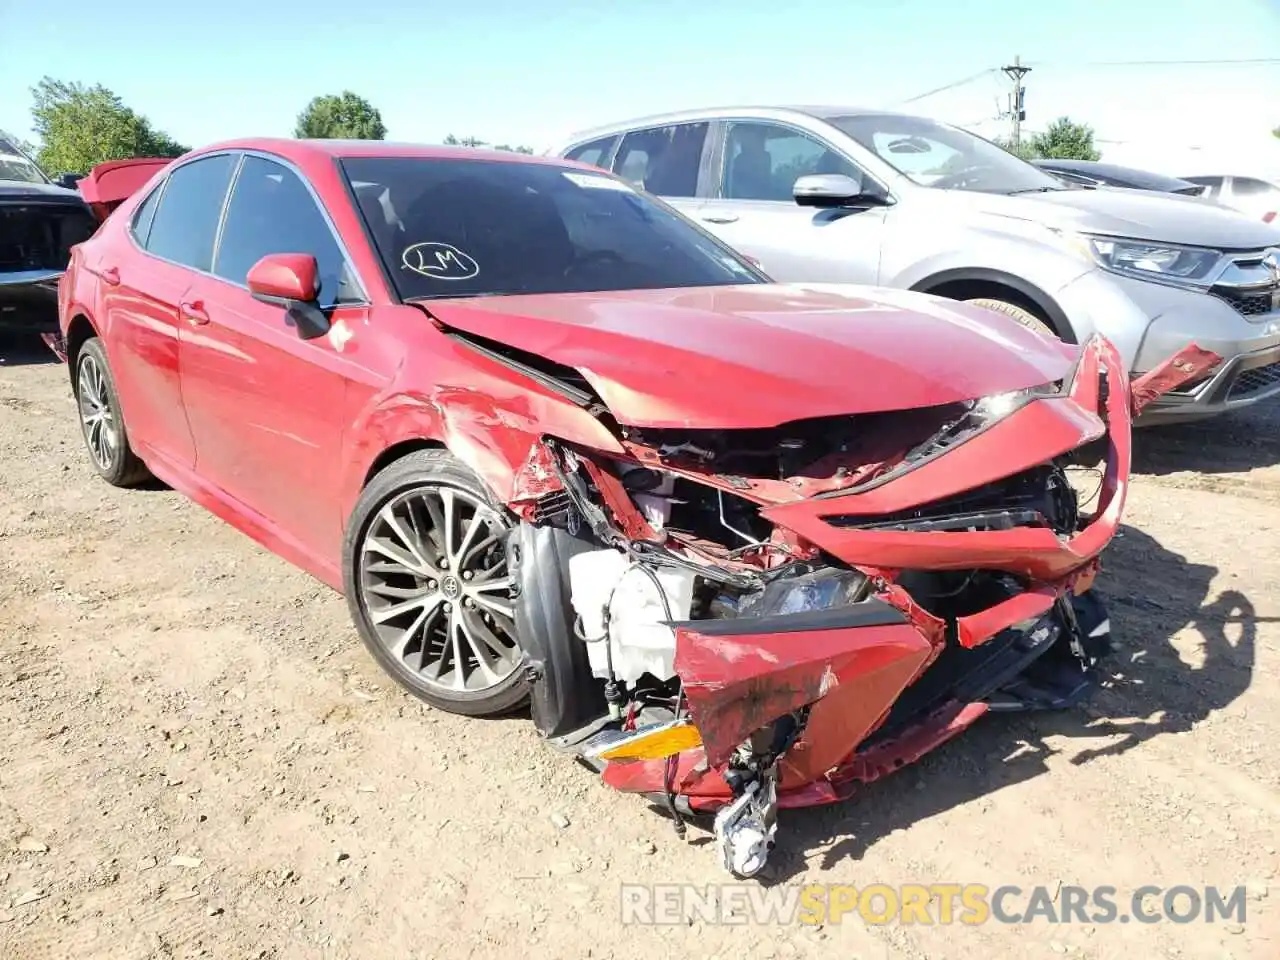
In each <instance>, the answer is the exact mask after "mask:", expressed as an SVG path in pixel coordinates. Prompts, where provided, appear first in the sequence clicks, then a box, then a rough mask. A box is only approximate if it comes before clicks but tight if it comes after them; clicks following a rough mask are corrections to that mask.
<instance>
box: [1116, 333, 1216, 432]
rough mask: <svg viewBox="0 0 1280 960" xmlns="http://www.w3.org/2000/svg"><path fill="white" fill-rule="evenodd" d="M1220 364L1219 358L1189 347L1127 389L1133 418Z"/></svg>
mask: <svg viewBox="0 0 1280 960" xmlns="http://www.w3.org/2000/svg"><path fill="white" fill-rule="evenodd" d="M1221 362H1222V357H1220V356H1218V355H1217V354H1216V353H1212V352H1210V351H1208V350H1201V349H1200V348H1199V347H1188V348H1187V349H1186V350H1182V351H1181V352H1179V353H1178V354H1176V355H1175V356H1172V357H1170V358H1169V359H1168V360H1166V361H1165V362H1164V363H1162V364H1160V366H1158V367H1156V368H1155V369H1154V370H1150V371H1148V372H1147V373H1144V374H1143V375H1142V376H1140V377H1138V378H1137V379H1136V380H1134V381H1133V383H1131V384H1130V385H1129V392H1130V393H1131V394H1132V395H1133V415H1134V416H1135V417H1136V416H1137V415H1138V414H1140V413H1141V412H1142V410H1143V408H1144V407H1146V406H1147V405H1148V404H1149V403H1151V401H1152V400H1155V399H1156V398H1158V397H1161V396H1163V395H1164V394H1166V393H1168V392H1169V391H1170V390H1176V389H1177V388H1178V387H1180V386H1182V385H1183V384H1184V383H1187V382H1189V381H1191V380H1195V379H1197V378H1199V377H1202V376H1204V375H1205V374H1207V373H1208V372H1209V371H1210V370H1212V369H1213V368H1214V367H1216V366H1217V365H1218V364H1220V363H1221Z"/></svg>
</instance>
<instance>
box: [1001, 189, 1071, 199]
mask: <svg viewBox="0 0 1280 960" xmlns="http://www.w3.org/2000/svg"><path fill="white" fill-rule="evenodd" d="M1065 189H1067V188H1066V187H1027V188H1026V189H1024V190H1010V191H1008V192H1007V193H1006V194H1005V196H1006V197H1016V196H1018V195H1019V194H1023V193H1057V192H1058V191H1059V190H1065Z"/></svg>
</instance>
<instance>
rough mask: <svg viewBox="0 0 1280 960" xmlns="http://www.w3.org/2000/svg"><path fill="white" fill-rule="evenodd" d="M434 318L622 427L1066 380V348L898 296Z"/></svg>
mask: <svg viewBox="0 0 1280 960" xmlns="http://www.w3.org/2000/svg"><path fill="white" fill-rule="evenodd" d="M421 306H422V307H423V308H424V309H426V310H427V311H428V312H429V313H430V314H431V315H432V316H433V317H435V318H436V319H437V320H438V321H439V322H441V323H442V324H443V325H445V326H446V327H450V328H453V329H454V330H458V331H462V332H465V333H470V334H474V335H476V336H479V337H483V338H485V339H488V340H491V341H496V342H498V343H501V344H505V345H507V346H510V347H514V348H516V349H518V350H521V351H523V352H525V353H528V354H533V355H536V356H539V357H543V358H545V359H547V360H550V361H553V362H554V363H557V364H562V365H564V366H568V367H573V368H575V369H577V370H578V371H579V372H580V373H582V375H583V376H584V377H585V378H586V379H587V381H588V382H589V383H590V384H591V386H592V388H593V389H594V390H595V391H596V392H597V393H598V394H599V395H600V398H601V399H602V400H603V401H604V402H605V404H606V405H607V406H608V407H609V409H610V411H611V412H612V413H613V415H614V416H615V417H616V418H617V419H618V420H619V422H621V423H625V424H629V425H632V426H637V427H687V428H699V429H750V428H757V427H772V426H777V425H779V424H782V423H788V422H791V421H794V420H804V419H809V418H813V417H824V416H839V415H847V414H859V413H873V412H882V411H889V410H902V409H911V408H919V407H930V406H936V405H940V404H946V403H953V402H956V401H960V400H971V399H975V398H978V397H982V396H986V395H989V394H995V393H1003V392H1006V391H1010V390H1021V389H1025V388H1027V387H1033V386H1038V385H1040V384H1043V383H1048V382H1050V381H1053V380H1057V379H1059V378H1061V377H1063V376H1065V375H1066V374H1067V372H1068V370H1069V369H1070V366H1071V363H1072V362H1073V359H1074V356H1075V348H1074V347H1067V346H1065V345H1063V344H1060V343H1057V342H1056V341H1049V340H1046V339H1045V338H1043V337H1040V336H1038V335H1036V334H1034V333H1031V332H1030V331H1028V330H1026V329H1025V328H1023V327H1021V326H1020V325H1019V324H1017V323H1015V322H1014V321H1012V320H1009V319H1008V318H1006V317H1003V316H1000V315H998V314H995V313H991V312H990V311H987V310H983V309H980V308H976V307H970V306H966V305H964V304H960V303H956V302H953V301H948V300H942V299H940V298H934V297H927V296H924V295H922V294H916V293H909V292H907V291H902V290H890V289H881V288H868V287H855V286H852V285H839V284H823V285H788V284H748V285H741V286H725V287H701V288H688V289H679V290H642V291H624V292H610V293H576V294H557V295H551V294H546V295H532V296H508V297H486V298H484V299H457V300H431V301H427V302H423V303H422V304H421Z"/></svg>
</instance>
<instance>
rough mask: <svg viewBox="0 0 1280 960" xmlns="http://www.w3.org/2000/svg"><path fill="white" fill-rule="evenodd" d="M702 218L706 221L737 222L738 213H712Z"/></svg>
mask: <svg viewBox="0 0 1280 960" xmlns="http://www.w3.org/2000/svg"><path fill="white" fill-rule="evenodd" d="M702 219H703V220H705V221H706V222H707V223H737V222H738V215H737V214H736V213H713V214H711V215H710V216H706V217H703V218H702Z"/></svg>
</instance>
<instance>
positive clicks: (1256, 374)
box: [1227, 362, 1280, 400]
mask: <svg viewBox="0 0 1280 960" xmlns="http://www.w3.org/2000/svg"><path fill="white" fill-rule="evenodd" d="M1278 385H1280V362H1277V363H1269V364H1267V365H1266V366H1265V367H1254V368H1253V369H1252V370H1246V371H1245V372H1244V373H1242V374H1240V376H1238V377H1236V382H1235V383H1233V384H1232V385H1231V393H1230V394H1229V395H1228V397H1227V399H1228V400H1243V399H1245V398H1246V397H1251V396H1253V395H1254V394H1255V393H1261V392H1262V391H1263V390H1266V389H1267V388H1269V387H1274V386H1278Z"/></svg>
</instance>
